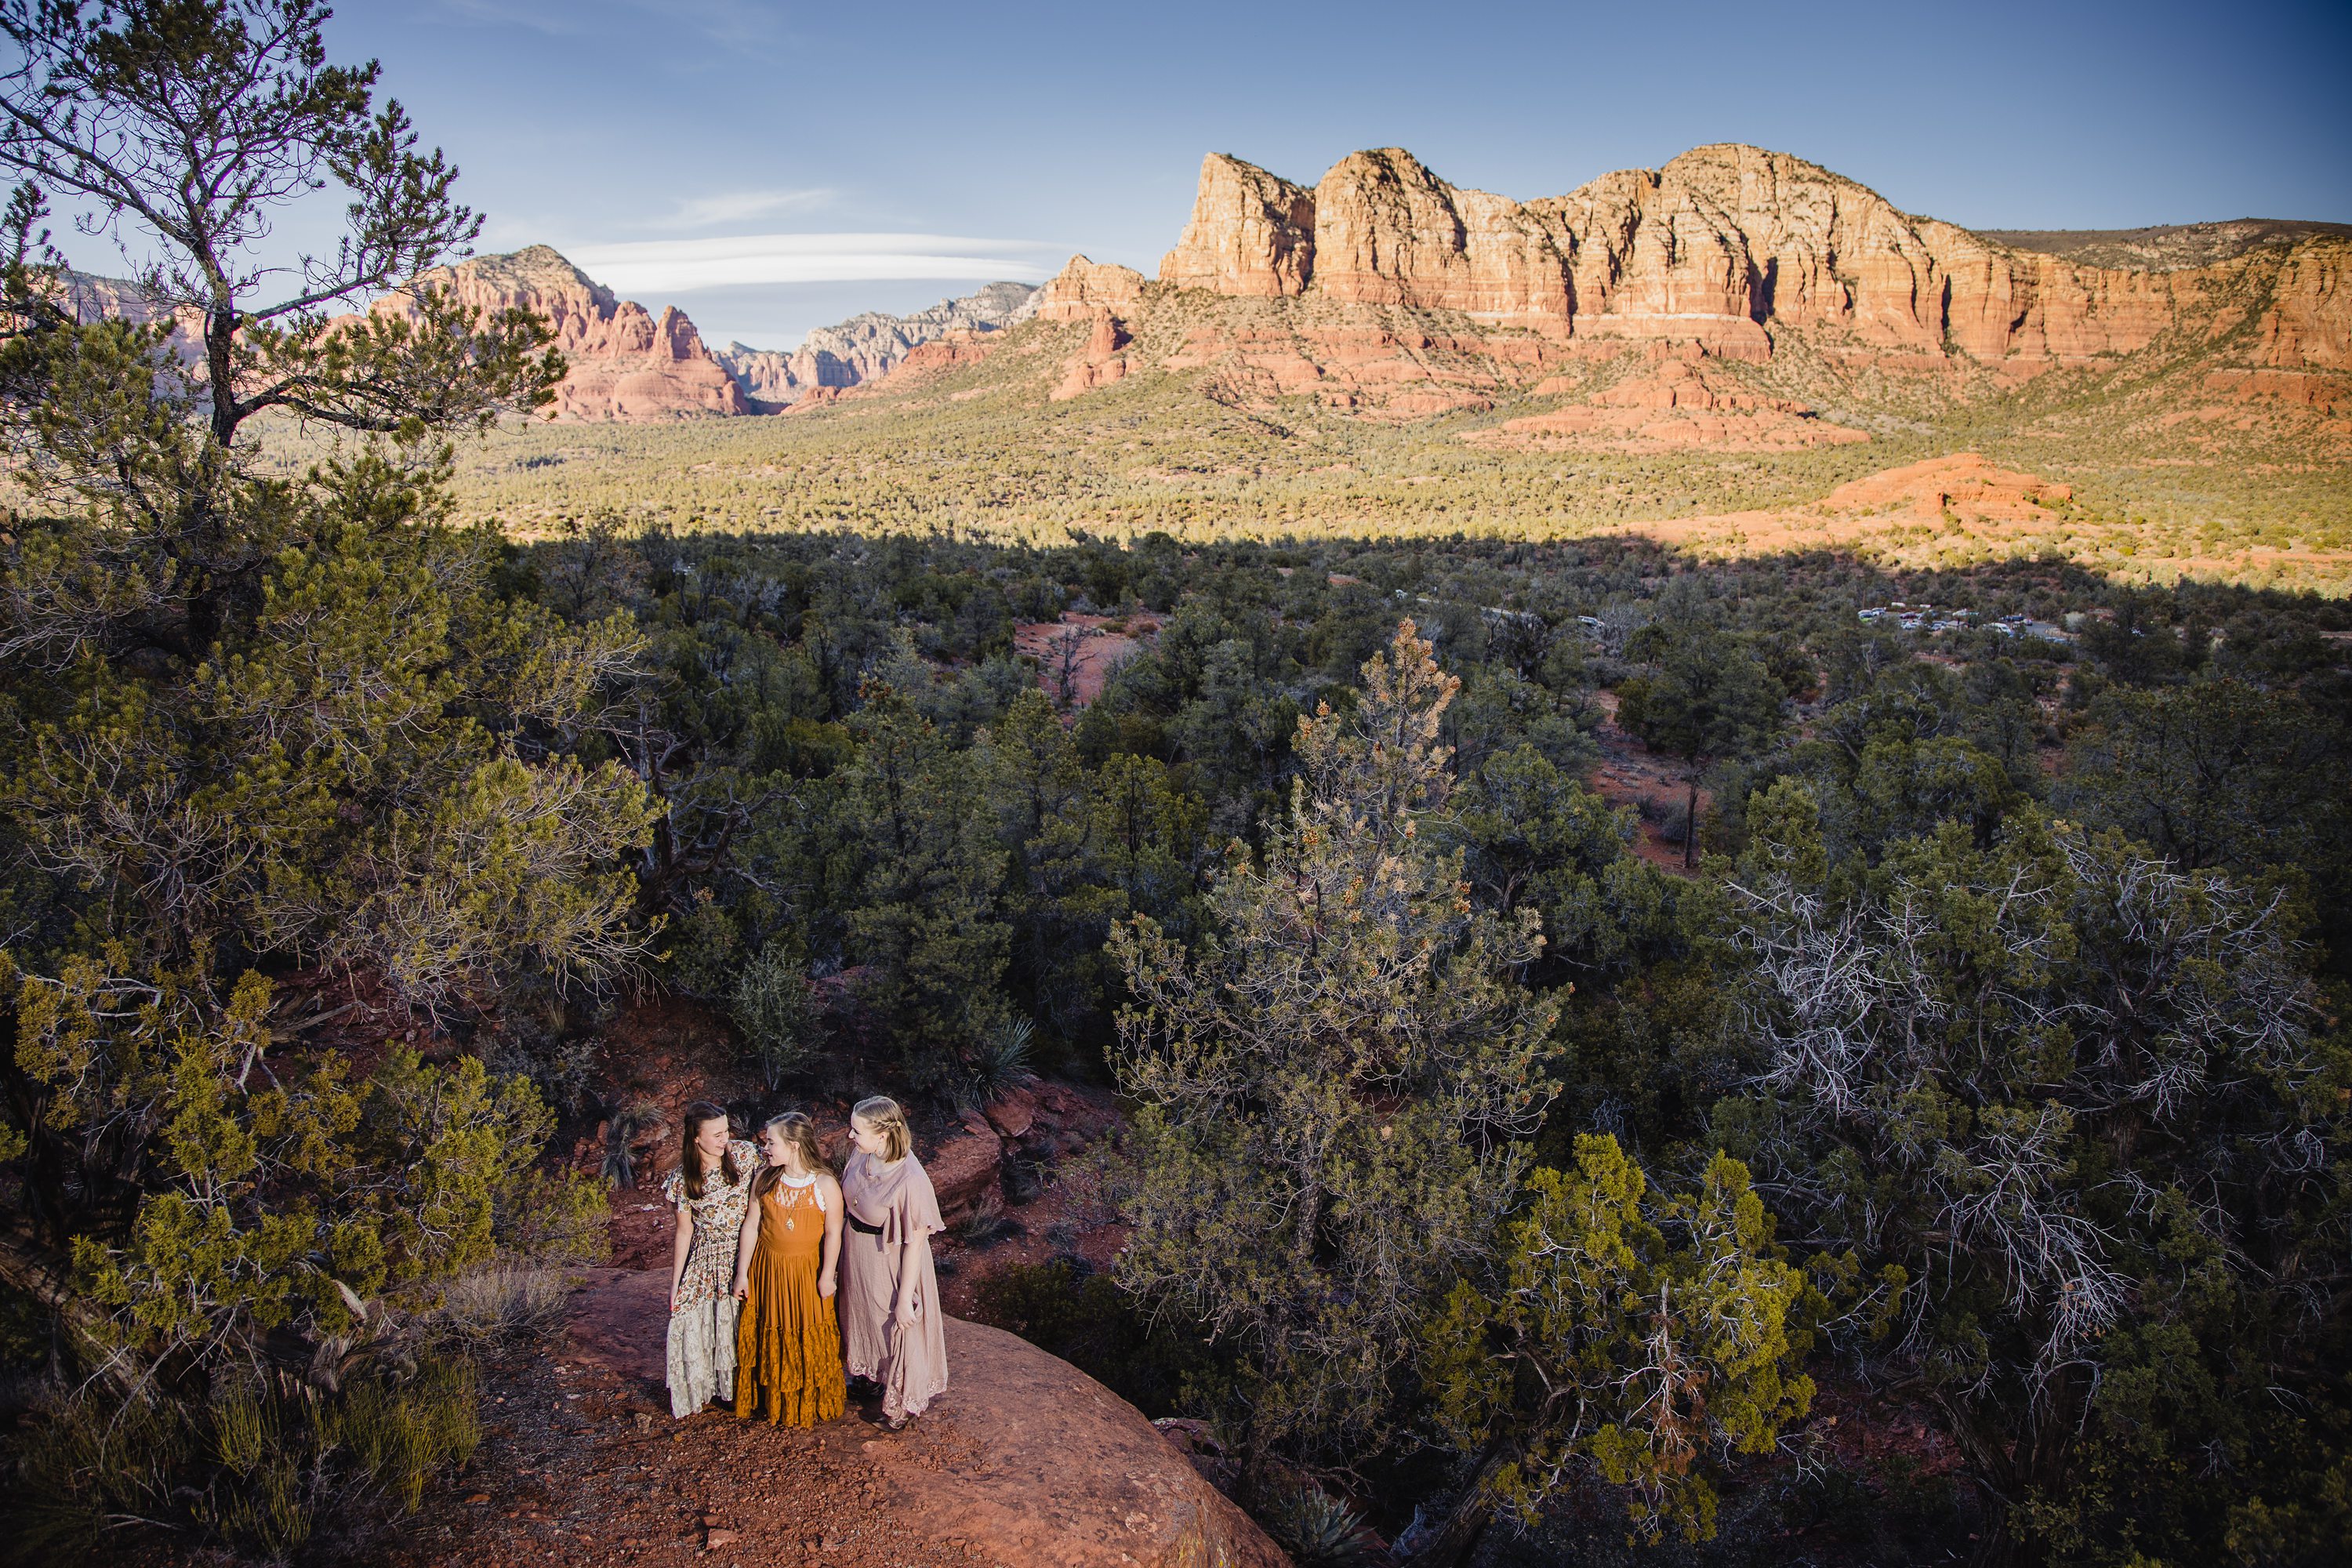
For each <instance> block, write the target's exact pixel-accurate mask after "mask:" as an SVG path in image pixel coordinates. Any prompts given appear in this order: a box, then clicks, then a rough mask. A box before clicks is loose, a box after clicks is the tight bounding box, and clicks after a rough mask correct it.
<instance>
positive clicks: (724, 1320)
mask: <svg viewBox="0 0 2352 1568" xmlns="http://www.w3.org/2000/svg"><path fill="white" fill-rule="evenodd" d="M730 1131H732V1129H731V1128H730V1127H729V1125H728V1122H727V1112H726V1110H724V1109H723V1108H721V1107H719V1106H716V1105H713V1104H711V1103H710V1102H709V1100H696V1101H695V1102H694V1103H693V1104H692V1105H689V1106H688V1107H687V1108H686V1149H685V1152H684V1153H683V1155H682V1156H681V1157H680V1158H679V1161H678V1168H677V1170H675V1171H672V1172H671V1173H669V1179H668V1180H667V1181H666V1182H664V1183H663V1184H662V1196H664V1197H666V1198H667V1199H668V1200H669V1201H670V1204H671V1205H673V1206H674V1207H675V1208H676V1209H677V1246H676V1247H674V1248H672V1250H671V1254H670V1267H669V1412H670V1414H671V1415H676V1416H678V1417H680V1418H681V1419H683V1418H684V1417H686V1416H688V1415H693V1414H694V1413H695V1412H696V1411H698V1410H699V1409H701V1408H702V1407H703V1406H704V1405H708V1404H709V1403H710V1402H711V1401H712V1400H714V1399H732V1398H734V1397H735V1320H736V1301H735V1293H734V1291H733V1290H731V1289H729V1287H730V1285H731V1284H732V1283H733V1281H734V1277H735V1244H736V1242H737V1240H738V1238H739V1237H740V1236H741V1234H742V1229H743V1210H744V1206H745V1205H746V1204H747V1203H748V1202H749V1200H750V1198H751V1178H752V1177H753V1176H754V1175H755V1174H757V1173H758V1172H759V1169H760V1152H759V1151H758V1150H756V1149H754V1148H753V1147H751V1144H749V1143H747V1142H744V1141H743V1140H741V1139H740V1138H730V1137H729V1136H728V1134H729V1133H730Z"/></svg>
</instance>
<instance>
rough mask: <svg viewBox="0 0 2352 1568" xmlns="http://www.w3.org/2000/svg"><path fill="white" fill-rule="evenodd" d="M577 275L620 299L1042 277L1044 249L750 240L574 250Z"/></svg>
mask: <svg viewBox="0 0 2352 1568" xmlns="http://www.w3.org/2000/svg"><path fill="white" fill-rule="evenodd" d="M570 255H571V258H572V261H573V262H574V263H576V264H577V265H578V266H579V267H581V268H583V269H584V270H585V271H587V272H588V273H589V274H590V275H591V276H593V278H595V279H596V280H597V281H598V282H600V283H603V284H604V285H605V286H606V287H608V288H611V289H616V290H618V291H619V292H621V293H623V294H662V293H675V292H683V291H685V290H688V289H724V288H730V287H739V286H741V285H744V284H753V283H842V282H855V281H858V280H862V279H891V278H898V279H908V278H940V279H1000V278H1009V279H1042V278H1045V277H1047V276H1049V275H1050V273H1051V271H1052V268H1050V267H1048V266H1046V265H1045V261H1046V260H1047V258H1048V255H1049V247H1047V246H1045V245H1044V244H1042V243H1040V242H1038V241H1036V240H1027V239H974V238H969V237H958V236H950V235H940V234H751V235H735V236H729V237H719V238H712V239H652V240H643V241H637V242H635V243H630V244H625V245H589V246H582V247H579V248H577V249H574V250H572V251H571V252H570Z"/></svg>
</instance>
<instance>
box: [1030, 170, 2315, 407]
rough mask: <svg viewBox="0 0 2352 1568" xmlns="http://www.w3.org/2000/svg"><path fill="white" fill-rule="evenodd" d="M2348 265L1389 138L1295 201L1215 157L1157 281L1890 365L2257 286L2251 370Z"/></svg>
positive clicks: (2012, 353)
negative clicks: (1460, 167) (2197, 257)
mask: <svg viewBox="0 0 2352 1568" xmlns="http://www.w3.org/2000/svg"><path fill="white" fill-rule="evenodd" d="M2258 238H2259V237H2258ZM2347 257H2352V244H2347V242H2345V241H2344V240H2343V239H2341V238H2340V237H2335V236H2332V235H2327V234H2325V233H2319V234H2315V235H2313V236H2312V237H2305V238H2303V239H2300V240H2297V241H2294V243H2292V244H2291V245H2289V246H2288V247H2285V248H2284V249H2282V248H2281V247H2279V246H2277V245H2275V244H2268V243H2254V244H2250V245H2248V246H2247V247H2244V248H2243V249H2242V251H2241V252H2240V253H2238V254H2235V255H2233V256H2231V257H2229V258H2226V259H2223V260H2221V261H2218V262H2215V263H2213V264H2211V265H2210V266H2207V267H2203V268H2186V269H2174V270H2169V271H2151V270H2122V269H2112V268H2099V267H2093V266H2087V265H2083V264H2079V263H2077V262H2075V261H2074V260H2070V259H2068V258H2066V257H2064V256H2061V255H2054V254H2050V253H2047V252H2036V251H2028V250H2021V249H2017V248H2012V247H2008V246H2004V245H2001V244H2000V243H1998V242H1996V241H1993V240H1990V239H1988V238H1986V237H1982V236H1979V235H1975V234H1971V233H1969V231H1967V230H1965V229H1961V228H1958V227H1956V226H1952V225H1950V224H1946V223H1939V222H1937V221H1935V220H1933V219H1927V218H1917V217H1914V216H1910V215H1908V214H1906V213H1903V212H1901V211H1899V210H1898V209H1896V208H1895V206H1894V205H1892V204H1891V203H1889V202H1887V201H1886V200H1885V198H1884V197H1882V196H1880V195H1877V194H1876V193H1874V192H1873V191H1870V190H1868V189H1866V188H1864V186H1862V185H1859V184H1855V183H1853V181H1851V180H1847V179H1843V178H1842V177H1840V176H1838V175H1836V174H1831V173H1830V172H1829V171H1827V170H1825V169H1822V168H1821V167H1819V166H1818V165H1816V164H1812V163H1806V162H1805V161H1803V160H1802V159H1800V158H1793V157H1790V156H1789V155H1788V154H1786V153H1770V152H1766V151H1764V150H1762V149H1759V148H1754V147H1746V146H1739V145H1735V144H1725V145H1718V146H1710V147H1701V148H1697V149H1695V150H1694V151H1692V152H1689V153H1685V154H1683V155H1682V156H1681V157H1679V158H1676V159H1675V160H1674V161H1672V162H1671V163H1667V164H1666V165H1665V166H1664V168H1662V169H1655V170H1648V169H1637V170H1626V171H1622V172H1620V173H1617V174H1604V175H1602V176H1601V178H1599V179H1597V180H1594V181H1591V183H1589V184H1585V185H1583V186H1580V187H1579V188H1578V189H1577V190H1575V191H1572V192H1570V193H1569V194H1568V195H1563V196H1556V197H1549V198H1545V199H1542V200H1538V201H1533V202H1528V203H1525V204H1521V203H1517V202H1514V201H1511V200H1509V199H1507V198H1506V197H1502V196H1497V195H1489V194H1488V193H1486V192H1482V191H1472V190H1465V189H1462V188H1460V187H1458V186H1455V185H1453V184H1448V183H1447V182H1445V181H1444V180H1442V179H1440V178H1438V177H1437V176H1436V175H1435V174H1433V173H1431V171H1430V170H1429V169H1428V168H1427V167H1426V166H1425V165H1423V163H1420V162H1419V161H1418V160H1416V159H1415V158H1413V157H1412V155H1411V154H1410V153H1405V152H1403V151H1402V150H1401V149H1397V148H1385V149H1381V150H1379V151H1375V152H1368V153H1354V154H1352V155H1350V156H1349V157H1348V158H1345V159H1343V160H1341V161H1340V162H1339V163H1338V164H1337V165H1335V166H1334V167H1333V168H1332V169H1331V170H1330V171H1329V172H1328V174H1325V175H1324V176H1323V178H1322V180H1321V181H1320V182H1319V183H1318V184H1317V185H1316V187H1315V190H1314V192H1313V193H1312V195H1308V194H1307V193H1306V192H1304V191H1303V189H1302V188H1301V187H1299V186H1297V185H1294V184H1289V183H1288V182H1286V181H1284V180H1281V179H1279V178H1277V177H1276V176H1275V175H1273V174H1268V173H1266V172H1265V170H1262V169H1257V168H1255V167H1254V166H1252V165H1250V164H1247V163H1242V162H1240V161H1239V160H1237V159H1234V158H1230V157H1225V156H1222V155H1218V156H1213V157H1211V158H1210V159H1208V160H1207V161H1206V162H1205V163H1203V165H1202V173H1201V184H1200V190H1199V195H1198V196H1197V197H1196V199H1195V201H1194V204H1193V209H1192V221H1191V222H1190V223H1189V224H1188V225H1187V226H1186V227H1185V230H1184V235H1183V237H1182V238H1181V240H1180V241H1179V242H1178V245H1177V247H1176V248H1175V249H1174V250H1171V252H1169V254H1168V258H1167V259H1166V260H1165V261H1163V262H1162V264H1161V269H1160V281H1161V282H1162V283H1165V284H1169V285H1171V286H1173V287H1176V288H1183V289H1208V290H1210V291H1212V292H1214V293H1219V294H1226V295H1236V296H1244V297H1276V298H1279V297H1286V296H1294V295H1307V296H1312V297H1321V298H1325V299H1328V300H1344V301H1351V302H1356V303H1360V304H1370V305H1381V306H1403V307H1411V308H1417V309H1424V310H1450V311H1460V312H1462V313H1464V314H1466V315H1469V316H1471V317H1473V318H1475V319H1477V320H1482V321H1495V322H1497V323H1501V324H1505V325H1512V326H1526V327H1533V328H1537V329H1538V330H1541V331H1547V332H1549V333H1553V334H1556V335H1560V336H1576V337H1589V338H1597V339H1602V340H1608V339H1620V340H1634V341H1644V342H1691V343H1697V344H1700V345H1702V346H1704V347H1706V348H1707V349H1708V350H1709V351H1711V352H1713V353H1718V354H1723V355H1727V356H1733V357H1741V358H1748V359H1762V358H1765V357H1767V356H1769V353H1770V352H1771V346H1772V337H1773V334H1774V333H1776V332H1780V331H1800V332H1804V333H1807V334H1809V335H1810V336H1811V337H1812V338H1813V339H1815V340H1817V341H1818V342H1821V343H1822V345H1823V346H1825V347H1828V348H1831V349H1832V350H1835V349H1839V348H1843V349H1847V350H1851V351H1857V352H1860V353H1864V354H1868V355H1872V356H1875V357H1878V358H1880V359H1882V360H1890V361H1891V362H1892V363H1898V364H1899V363H1902V362H1903V360H1904V357H1905V356H1911V357H1912V358H1913V359H1915V360H1916V361H1918V362H1922V363H1926V362H1940V361H1943V360H1947V359H1949V358H1951V357H1952V356H1954V355H1955V354H1965V355H1968V356H1969V357H1971V358H1973V359H1976V360H1978V361H1985V362H2000V361H2005V360H2012V359H2016V360H2029V361H2042V360H2048V361H2058V362H2080V361H2084V360H2088V359H2091V358H2094V357H2096V356H2102V355H2111V354H2119V353H2133V352H2135V351H2137V350H2139V349H2141V348H2144V347H2146V346H2147V344H2148V343H2149V342H2152V341H2154V340H2155V339H2156V338H2157V336H2158V334H2160V333H2163V332H2166V331H2170V330H2173V329H2176V328H2191V329H2194V328H2197V327H2200V326H2203V325H2205V324H2207V323H2209V322H2211V321H2215V320H2217V319H2218V313H2219V312H2220V311H2221V299H2222V297H2223V296H2233V297H2234V296H2236V295H2238V294H2242V293H2245V292H2247V291H2249V290H2252V291H2253V292H2256V293H2265V292H2267V293H2269V294H2271V295H2272V296H2273V300H2272V303H2271V305H2270V307H2269V310H2268V313H2267V314H2266V315H2265V316H2264V318H2263V331H2264V332H2265V334H2266V335H2265V339H2264V342H2265V345H2266V346H2265V350H2264V358H2265V363H2269V364H2271V365H2273V366H2279V367H2285V368H2293V367H2297V366H2302V365H2313V366H2319V367H2323V368H2332V367H2333V366H2334V365H2336V364H2338V363H2342V361H2341V358H2340V357H2331V356H2340V355H2342V354H2343V353H2345V352H2346V348H2345V344H2346V342H2347V337H2352V332H2347V321H2346V315H2347V310H2352V305H2347V298H2346V291H2345V287H2344V281H2343V279H2344V273H2345V270H2346V261H2347ZM1072 314H1073V319H1078V318H1079V313H1078V312H1076V311H1074V312H1073V313H1072Z"/></svg>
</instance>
